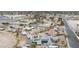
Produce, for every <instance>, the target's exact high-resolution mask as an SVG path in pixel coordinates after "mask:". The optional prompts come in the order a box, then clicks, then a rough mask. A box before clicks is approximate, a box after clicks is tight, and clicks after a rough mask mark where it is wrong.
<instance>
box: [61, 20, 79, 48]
mask: <svg viewBox="0 0 79 59" xmlns="http://www.w3.org/2000/svg"><path fill="white" fill-rule="evenodd" d="M63 21H64V24H65V27H66V32H67V33H68V42H69V46H70V48H79V41H77V37H76V36H75V34H74V33H73V31H72V30H71V29H70V27H69V25H68V24H67V22H66V19H64V20H63Z"/></svg>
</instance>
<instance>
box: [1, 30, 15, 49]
mask: <svg viewBox="0 0 79 59" xmlns="http://www.w3.org/2000/svg"><path fill="white" fill-rule="evenodd" d="M15 38H16V37H15V36H14V35H13V34H12V33H10V32H6V31H0V48H11V47H13V46H14V45H15V44H16V39H15Z"/></svg>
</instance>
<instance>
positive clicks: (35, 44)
mask: <svg viewBox="0 0 79 59" xmlns="http://www.w3.org/2000/svg"><path fill="white" fill-rule="evenodd" d="M67 13H68V12H67ZM73 22H74V23H73ZM73 37H74V38H73ZM72 41H73V42H72ZM76 41H77V42H76ZM78 41H79V15H75V14H74V15H73V14H66V12H50V11H49V12H45V11H38V12H37V11H36V12H35V11H30V12H29V11H24V12H23V11H5V12H0V48H70V47H71V48H77V47H79V42H78ZM71 42H72V43H71Z"/></svg>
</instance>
